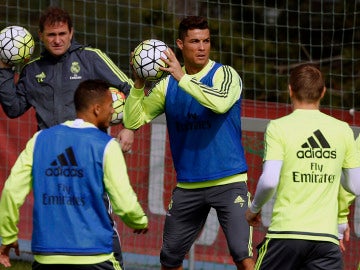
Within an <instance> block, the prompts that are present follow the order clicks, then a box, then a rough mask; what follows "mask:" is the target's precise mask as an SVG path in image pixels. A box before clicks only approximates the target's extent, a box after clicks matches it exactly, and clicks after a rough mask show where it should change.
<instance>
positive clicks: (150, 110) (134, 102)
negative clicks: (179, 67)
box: [123, 77, 169, 129]
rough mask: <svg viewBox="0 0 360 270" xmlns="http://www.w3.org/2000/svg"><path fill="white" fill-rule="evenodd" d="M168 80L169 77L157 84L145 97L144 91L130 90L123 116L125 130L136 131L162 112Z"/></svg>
mask: <svg viewBox="0 0 360 270" xmlns="http://www.w3.org/2000/svg"><path fill="white" fill-rule="evenodd" d="M168 80H169V77H167V78H165V79H163V80H161V81H160V82H158V83H157V84H156V85H155V87H154V88H152V89H151V91H150V93H149V94H148V95H145V93H144V89H137V88H134V87H132V88H131V90H130V94H129V96H128V97H127V98H126V102H125V108H124V114H123V123H124V126H125V127H126V128H128V129H138V128H139V127H141V126H142V125H144V124H146V123H149V122H150V121H151V120H152V119H154V118H155V117H157V116H159V115H160V114H162V113H163V112H164V108H165V90H166V88H167V84H168Z"/></svg>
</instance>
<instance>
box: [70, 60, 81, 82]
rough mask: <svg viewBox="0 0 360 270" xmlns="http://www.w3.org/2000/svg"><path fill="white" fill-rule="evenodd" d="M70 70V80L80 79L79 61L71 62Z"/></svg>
mask: <svg viewBox="0 0 360 270" xmlns="http://www.w3.org/2000/svg"><path fill="white" fill-rule="evenodd" d="M70 72H71V73H72V74H73V76H70V80H80V79H81V78H82V77H81V76H79V75H78V73H79V72H80V64H79V62H76V61H75V62H72V63H71V67H70Z"/></svg>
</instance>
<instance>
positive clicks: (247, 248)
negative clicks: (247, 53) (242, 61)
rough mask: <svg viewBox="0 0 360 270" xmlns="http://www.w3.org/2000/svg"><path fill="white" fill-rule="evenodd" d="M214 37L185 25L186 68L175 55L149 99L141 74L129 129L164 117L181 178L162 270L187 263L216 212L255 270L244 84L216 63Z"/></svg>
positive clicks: (231, 243)
mask: <svg viewBox="0 0 360 270" xmlns="http://www.w3.org/2000/svg"><path fill="white" fill-rule="evenodd" d="M210 40H211V38H210V30H209V26H208V23H207V21H206V20H205V18H203V17H199V16H190V17H187V18H185V19H183V20H182V21H181V23H180V25H179V38H178V39H177V40H176V43H177V46H178V48H179V49H180V51H181V53H182V56H183V59H184V66H183V67H181V65H180V63H179V61H178V60H177V58H176V57H175V54H174V52H173V51H172V50H171V49H168V51H167V52H166V56H167V59H163V60H164V61H165V63H166V64H167V67H165V68H161V69H162V70H164V71H166V72H169V74H170V76H167V77H165V78H164V79H162V80H161V81H159V82H158V83H157V84H156V85H155V86H154V88H152V89H151V91H150V92H149V95H148V96H145V95H144V91H143V90H144V85H145V79H144V78H140V77H139V76H138V75H137V74H136V72H135V71H134V76H135V80H134V87H133V88H132V89H131V91H130V95H129V97H128V99H127V102H126V104H125V114H124V125H125V127H127V128H131V129H136V128H139V127H140V126H141V125H144V124H146V123H148V122H150V121H151V120H152V119H154V118H155V117H157V116H158V115H160V114H162V113H165V115H166V120H167V128H168V132H169V138H170V146H171V152H172V158H173V162H174V166H175V170H176V173H177V187H176V188H175V189H174V191H173V196H172V199H171V202H170V203H169V209H168V213H167V215H166V219H165V225H164V233H163V245H162V249H161V254H160V261H161V265H162V269H183V268H182V263H183V260H184V257H185V255H186V253H187V252H188V251H189V250H190V248H191V245H192V244H193V243H194V241H195V239H196V237H197V236H198V235H199V233H200V232H201V229H202V228H203V225H204V224H205V221H206V218H207V216H208V213H209V211H210V208H211V207H213V208H214V209H215V210H216V211H217V216H218V219H219V222H220V224H221V226H222V228H223V231H224V233H225V236H226V239H227V242H228V247H229V250H230V254H231V256H232V257H233V260H234V263H235V264H236V266H237V269H247V270H248V269H253V267H254V261H253V259H252V250H251V237H252V235H251V228H250V226H249V225H248V223H247V222H246V220H245V211H246V209H247V208H248V201H249V194H248V189H247V164H246V160H245V156H244V149H243V146H242V144H241V120H240V115H241V92H242V82H241V79H240V77H239V75H238V74H237V72H236V71H235V70H234V69H233V68H231V67H230V66H226V65H222V64H219V63H216V62H214V61H212V60H210V59H209V54H210V43H211V42H210Z"/></svg>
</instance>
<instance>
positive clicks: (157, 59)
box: [132, 39, 168, 81]
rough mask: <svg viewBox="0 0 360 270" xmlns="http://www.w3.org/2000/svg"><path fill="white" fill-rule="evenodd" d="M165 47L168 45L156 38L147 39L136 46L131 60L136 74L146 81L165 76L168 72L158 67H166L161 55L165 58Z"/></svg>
mask: <svg viewBox="0 0 360 270" xmlns="http://www.w3.org/2000/svg"><path fill="white" fill-rule="evenodd" d="M167 49H168V46H167V45H166V44H165V43H164V42H163V41H161V40H157V39H147V40H144V41H142V42H141V43H140V44H139V45H138V46H136V48H135V49H134V55H133V59H132V62H133V67H134V69H135V71H136V73H137V74H138V76H139V77H140V78H144V79H146V80H148V81H157V80H160V79H161V78H163V77H165V76H166V75H167V74H168V73H167V72H165V71H162V70H160V67H166V64H165V62H164V61H163V60H161V57H162V58H164V59H167V56H166V55H165V53H164V51H166V50H167Z"/></svg>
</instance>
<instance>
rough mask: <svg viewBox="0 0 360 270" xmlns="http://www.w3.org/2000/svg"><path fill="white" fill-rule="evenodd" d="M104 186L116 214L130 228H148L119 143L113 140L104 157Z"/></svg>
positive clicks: (146, 219)
mask: <svg viewBox="0 0 360 270" xmlns="http://www.w3.org/2000/svg"><path fill="white" fill-rule="evenodd" d="M104 184H105V189H106V192H107V193H108V194H109V197H110V201H111V204H112V207H113V210H114V213H116V214H117V215H119V217H120V218H121V220H122V221H123V222H124V223H125V224H126V225H127V226H129V227H130V228H133V229H137V230H142V229H147V227H148V218H147V216H146V215H145V213H144V211H143V209H142V207H141V205H140V203H139V202H138V199H137V196H136V194H135V192H134V190H133V188H132V187H131V185H130V181H129V176H128V173H127V168H126V164H125V159H124V156H123V154H122V152H121V149H120V145H119V144H118V142H117V141H115V140H111V141H110V142H109V144H108V145H107V148H106V152H105V157H104Z"/></svg>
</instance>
